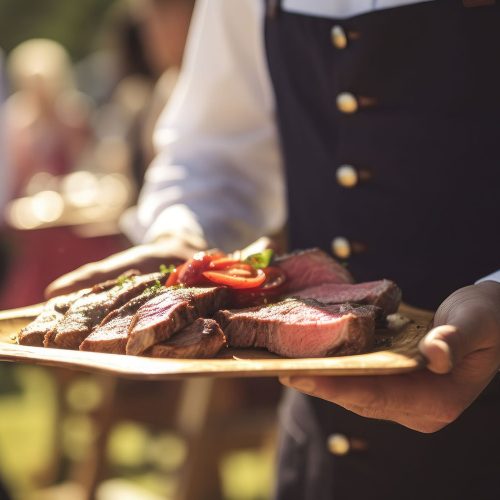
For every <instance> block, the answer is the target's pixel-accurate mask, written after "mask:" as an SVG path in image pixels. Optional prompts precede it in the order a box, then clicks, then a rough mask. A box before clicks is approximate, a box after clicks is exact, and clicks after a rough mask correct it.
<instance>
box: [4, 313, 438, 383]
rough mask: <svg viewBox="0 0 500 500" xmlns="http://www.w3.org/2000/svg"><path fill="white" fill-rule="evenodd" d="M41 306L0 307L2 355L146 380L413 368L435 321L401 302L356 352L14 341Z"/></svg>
mask: <svg viewBox="0 0 500 500" xmlns="http://www.w3.org/2000/svg"><path fill="white" fill-rule="evenodd" d="M41 307H42V304H39V305H36V306H30V307H25V308H22V309H13V310H10V311H3V312H0V360H3V361H11V362H19V363H29V364H35V365H46V366H56V367H60V368H71V369H76V370H83V371H87V372H94V373H104V374H108V375H114V376H122V377H126V378H133V379H144V380H164V379H174V378H184V377H198V376H209V377H274V376H280V375H298V374H302V375H306V374H308V375H312V374H315V375H391V374H397V373H406V372H411V371H414V370H417V369H419V368H422V367H423V366H424V365H425V360H424V359H423V357H422V356H421V355H420V354H419V353H418V349H417V345H418V341H419V340H420V339H421V338H422V337H423V335H424V334H425V333H426V332H427V331H428V328H429V324H430V322H431V320H432V313H430V312H428V311H422V310H419V309H414V308H411V307H409V306H406V305H403V306H402V307H401V308H400V310H399V312H398V313H397V314H394V315H392V316H390V317H389V328H387V329H383V330H378V331H377V334H376V344H375V348H374V350H373V351H372V352H370V353H367V354H358V355H356V356H338V357H330V358H301V359H285V358H280V357H278V356H276V355H273V354H271V353H269V352H267V351H264V350H257V349H240V350H234V349H227V350H226V351H224V352H223V353H222V354H220V355H219V357H217V358H215V359H156V358H147V357H142V356H124V355H118V354H101V353H94V352H85V351H72V350H63V349H48V348H43V347H30V346H22V345H18V344H16V335H17V333H18V332H19V330H20V329H21V328H23V327H24V326H26V325H27V324H28V323H29V322H30V321H31V320H32V319H33V318H34V317H36V316H37V315H38V313H39V311H40V310H41Z"/></svg>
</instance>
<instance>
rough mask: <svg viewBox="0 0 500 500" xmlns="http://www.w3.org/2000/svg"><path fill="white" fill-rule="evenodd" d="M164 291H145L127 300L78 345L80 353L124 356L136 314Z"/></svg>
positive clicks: (162, 289)
mask: <svg viewBox="0 0 500 500" xmlns="http://www.w3.org/2000/svg"><path fill="white" fill-rule="evenodd" d="M164 290H165V289H164V288H155V289H153V290H146V291H144V292H143V293H142V294H141V295H139V296H138V297H134V298H133V299H131V300H129V301H128V302H127V303H126V304H124V305H123V306H121V307H120V308H119V309H114V310H113V311H111V312H110V313H109V314H108V315H107V316H106V317H105V318H104V319H103V320H102V321H101V323H100V325H99V326H97V327H96V328H94V330H92V333H91V334H90V335H89V336H88V337H87V338H86V339H85V340H84V341H83V342H82V343H81V344H80V351H94V352H107V353H111V354H125V348H126V346H127V340H128V331H129V328H130V325H131V323H132V320H133V319H134V316H135V314H136V312H137V311H138V310H139V308H140V307H141V306H142V305H144V304H145V303H146V302H147V301H148V300H151V299H152V298H153V297H156V296H157V295H159V294H160V293H163V292H164Z"/></svg>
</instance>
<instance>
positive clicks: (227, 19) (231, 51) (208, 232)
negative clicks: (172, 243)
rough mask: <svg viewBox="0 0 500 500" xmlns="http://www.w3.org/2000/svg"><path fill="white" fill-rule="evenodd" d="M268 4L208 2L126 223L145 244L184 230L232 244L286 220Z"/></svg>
mask: <svg viewBox="0 0 500 500" xmlns="http://www.w3.org/2000/svg"><path fill="white" fill-rule="evenodd" d="M262 11H263V2H260V1H256V0H238V1H234V0H200V1H199V2H197V6H196V9H195V13H194V15H193V21H192V26H191V30H190V34H189V37H188V46H187V49H186V54H185V61H184V65H183V70H182V71H181V75H180V78H179V82H178V85H177V86H176V89H175V91H174V94H173V96H172V98H171V100H170V102H169V105H168V106H167V108H166V109H165V111H164V112H163V114H162V116H161V117H160V120H159V122H158V127H157V130H156V133H155V143H156V147H157V150H158V154H157V157H156V159H155V160H154V162H153V163H152V164H151V166H150V167H149V169H148V172H147V175H146V181H145V185H144V188H143V190H142V192H141V195H140V198H139V203H138V207H137V208H136V210H135V212H134V213H133V214H132V215H131V216H130V215H129V217H128V221H126V223H125V226H126V228H125V229H126V232H127V233H128V234H129V235H130V236H131V237H132V239H133V240H135V241H152V240H155V239H157V238H159V237H161V236H163V235H174V236H179V237H181V238H185V239H187V240H191V241H193V242H195V243H196V242H197V241H205V242H206V243H207V244H208V245H209V246H217V247H219V248H222V249H224V250H232V249H234V248H238V247H241V246H243V245H246V244H248V243H249V242H251V241H252V240H254V239H256V238H258V237H259V236H261V235H263V234H269V233H272V232H275V231H277V230H279V229H280V228H281V227H282V226H283V224H284V221H285V218H286V214H285V212H286V208H285V195H284V189H285V188H284V181H283V175H282V159H281V153H280V149H279V142H278V135H277V129H276V122H275V118H274V98H273V93H272V87H271V83H270V80H269V75H268V70H267V63H266V57H265V49H264V37H263V12H262Z"/></svg>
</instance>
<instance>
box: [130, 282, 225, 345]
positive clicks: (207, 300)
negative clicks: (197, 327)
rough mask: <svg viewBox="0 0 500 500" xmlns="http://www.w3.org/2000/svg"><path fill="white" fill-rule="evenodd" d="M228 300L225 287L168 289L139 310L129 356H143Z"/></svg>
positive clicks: (132, 332)
mask: <svg viewBox="0 0 500 500" xmlns="http://www.w3.org/2000/svg"><path fill="white" fill-rule="evenodd" d="M228 300H229V292H228V289H227V288H223V287H213V288H169V289H166V290H165V291H164V292H163V293H161V294H160V295H158V296H157V297H155V298H154V299H152V300H150V301H149V302H146V304H144V305H143V306H142V307H141V308H140V309H139V310H138V311H137V314H136V315H135V317H134V320H133V321H132V324H131V325H130V330H129V337H128V342H127V348H126V352H127V354H142V353H143V352H144V351H145V350H146V349H148V348H149V347H151V346H152V345H154V344H157V343H158V342H162V341H164V340H167V339H168V338H170V337H171V336H172V335H173V334H174V333H175V332H178V331H179V330H181V329H182V328H184V327H185V326H187V325H189V324H190V323H192V322H193V321H194V320H195V319H197V318H199V317H204V316H210V315H212V314H213V313H214V312H215V311H217V310H218V309H220V308H221V307H223V306H225V305H226V304H227V301H228Z"/></svg>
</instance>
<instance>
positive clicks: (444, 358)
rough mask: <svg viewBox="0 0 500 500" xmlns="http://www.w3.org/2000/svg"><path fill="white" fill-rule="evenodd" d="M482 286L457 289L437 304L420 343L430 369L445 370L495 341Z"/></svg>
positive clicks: (441, 371)
mask: <svg viewBox="0 0 500 500" xmlns="http://www.w3.org/2000/svg"><path fill="white" fill-rule="evenodd" d="M483 288H484V287H478V286H469V287H464V288H462V289H460V290H457V291H456V292H455V293H453V294H452V295H450V297H448V298H447V299H446V300H445V301H444V302H443V303H442V304H441V306H440V307H439V309H438V311H437V312H436V316H435V318H434V326H433V328H432V329H431V330H430V331H429V332H428V333H427V335H426V336H425V337H424V338H423V339H422V340H421V341H420V343H419V349H420V352H421V353H422V354H423V355H424V357H425V358H426V359H427V361H428V364H427V368H428V369H429V370H431V371H433V372H434V373H448V372H450V371H451V370H452V368H453V367H454V366H457V365H458V364H459V363H460V362H461V361H462V360H463V359H464V358H465V357H466V356H467V355H469V354H471V353H473V352H476V351H478V350H482V349H487V348H489V347H492V346H493V345H494V344H495V343H498V341H496V340H495V337H496V335H497V332H496V330H497V328H496V324H495V323H496V322H495V321H494V320H493V315H492V314H489V312H490V311H491V308H488V307H487V306H486V304H487V303H488V302H489V301H488V300H485V298H486V297H485V295H484V290H483Z"/></svg>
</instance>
